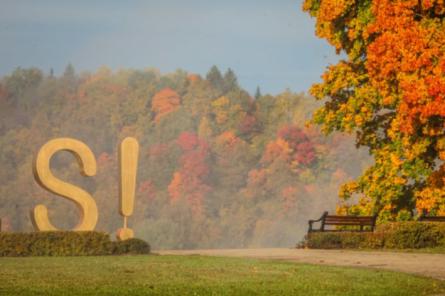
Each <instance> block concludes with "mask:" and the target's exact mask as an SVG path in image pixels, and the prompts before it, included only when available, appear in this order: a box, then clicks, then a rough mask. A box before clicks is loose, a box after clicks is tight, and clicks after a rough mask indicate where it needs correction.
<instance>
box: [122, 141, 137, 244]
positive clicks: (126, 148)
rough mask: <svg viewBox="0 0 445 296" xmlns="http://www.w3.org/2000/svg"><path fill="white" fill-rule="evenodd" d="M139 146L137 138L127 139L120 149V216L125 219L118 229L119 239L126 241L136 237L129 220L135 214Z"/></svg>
mask: <svg viewBox="0 0 445 296" xmlns="http://www.w3.org/2000/svg"><path fill="white" fill-rule="evenodd" d="M138 154H139V144H138V141H137V140H136V139H135V138H131V137H128V138H125V139H124V140H123V141H122V143H121V145H120V147H119V162H120V179H121V180H120V181H121V182H120V207H119V208H120V214H121V215H122V216H123V217H124V227H123V228H120V229H118V231H117V238H118V239H120V240H126V239H129V238H133V237H134V232H133V230H132V229H131V228H128V227H127V218H128V217H129V216H131V215H132V214H133V208H134V194H135V188H136V174H137V167H138Z"/></svg>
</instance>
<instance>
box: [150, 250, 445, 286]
mask: <svg viewBox="0 0 445 296" xmlns="http://www.w3.org/2000/svg"><path fill="white" fill-rule="evenodd" d="M156 253H159V254H160V255H206V256H228V257H252V258H263V259H281V260H288V261H294V262H302V263H313V264H325V265H338V266H354V267H367V268H378V269H388V270H395V271H401V272H407V273H412V274H418V275H422V276H428V277H433V278H436V279H440V280H445V254H423V253H399V252H378V251H372V252H365V251H349V250H307V249H284V248H282V249H281V248H280V249H278V248H275V249H220V250H218V249H212V250H162V251H157V252H156Z"/></svg>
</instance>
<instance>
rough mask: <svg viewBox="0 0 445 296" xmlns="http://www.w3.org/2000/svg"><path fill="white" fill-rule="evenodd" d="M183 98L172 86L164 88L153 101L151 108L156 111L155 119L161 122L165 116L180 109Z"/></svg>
mask: <svg viewBox="0 0 445 296" xmlns="http://www.w3.org/2000/svg"><path fill="white" fill-rule="evenodd" d="M180 104H181V98H180V97H179V95H178V94H177V93H176V92H175V91H174V90H172V89H171V88H168V87H167V88H164V89H163V90H161V91H159V92H158V93H156V94H155V95H154V97H153V100H152V102H151V110H152V111H153V112H155V113H156V115H155V121H156V122H159V121H160V120H161V118H162V117H163V116H165V115H166V114H168V113H170V112H173V111H175V110H176V109H178V107H179V105H180Z"/></svg>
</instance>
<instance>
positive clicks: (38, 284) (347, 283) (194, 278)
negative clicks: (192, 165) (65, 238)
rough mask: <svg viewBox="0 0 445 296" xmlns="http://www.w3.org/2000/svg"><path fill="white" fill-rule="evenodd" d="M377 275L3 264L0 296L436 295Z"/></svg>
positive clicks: (178, 261) (259, 267) (223, 266)
mask: <svg viewBox="0 0 445 296" xmlns="http://www.w3.org/2000/svg"><path fill="white" fill-rule="evenodd" d="M439 293H445V282H441V281H437V280H432V279H427V278H422V277H417V276H412V275H407V274H402V273H396V272H388V271H379V270H369V269H357V268H343V267H326V266H316V265H307V264H296V263H291V262H283V261H274V260H257V259H241V258H223V257H203V256H108V257H32V258H0V295H330V296H331V295H342V296H344V295H366V296H370V295H403V296H407V295H416V296H417V295H434V294H439Z"/></svg>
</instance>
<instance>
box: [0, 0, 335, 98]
mask: <svg viewBox="0 0 445 296" xmlns="http://www.w3.org/2000/svg"><path fill="white" fill-rule="evenodd" d="M301 5H302V2H301V0H276V1H274V0H225V1H221V0H207V1H204V0H202V1H198V0H162V1H160V0H159V1H154V0H147V1H118V0H115V1H105V0H103V1H98V0H93V1H91V0H90V1H87V0H82V1H81V0H79V1H62V0H39V1H31V0H29V1H20V0H10V1H5V0H0V40H1V42H0V75H1V76H2V75H5V74H8V73H10V72H11V71H13V70H14V69H15V68H16V67H22V68H23V67H31V66H35V67H39V68H41V69H42V70H44V71H49V69H51V68H53V69H54V71H55V73H56V74H60V73H61V72H63V69H64V68H65V66H66V65H67V64H68V63H72V64H73V65H74V67H75V69H76V71H78V72H79V71H84V70H87V71H94V70H95V69H97V68H98V67H100V66H101V65H107V66H109V67H111V68H112V69H119V68H135V69H144V68H150V67H156V68H159V69H160V70H161V72H162V73H166V72H171V71H174V70H175V69H177V68H181V69H184V70H186V71H188V72H194V73H199V74H203V75H205V74H206V73H207V71H208V70H209V68H210V67H211V66H212V65H214V64H215V65H217V66H218V67H219V68H220V69H221V70H222V71H225V70H226V69H227V68H229V67H230V68H232V69H233V70H234V71H235V73H236V74H237V75H238V80H239V82H240V84H241V86H243V87H244V88H246V89H247V90H249V91H251V92H253V91H254V90H255V88H256V86H257V85H258V86H260V87H261V90H262V91H263V93H267V92H269V93H273V94H276V93H279V92H281V91H283V90H285V89H286V88H289V89H291V90H293V91H307V89H308V88H309V86H310V85H311V84H312V83H313V82H317V81H319V80H320V75H321V73H322V72H323V71H324V69H325V67H326V66H327V65H328V64H329V63H334V62H335V61H337V59H338V57H337V56H336V55H335V51H334V49H333V48H332V47H330V46H329V45H328V44H327V42H326V41H324V40H321V39H318V38H317V37H316V36H315V35H314V20H313V19H311V18H310V17H309V16H308V15H307V14H306V13H303V12H302V11H301Z"/></svg>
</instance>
